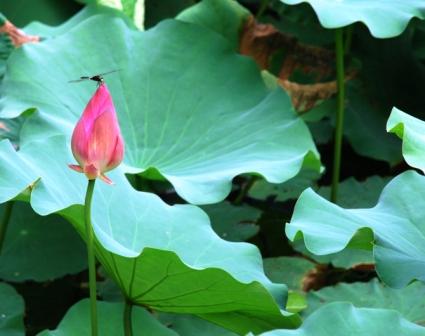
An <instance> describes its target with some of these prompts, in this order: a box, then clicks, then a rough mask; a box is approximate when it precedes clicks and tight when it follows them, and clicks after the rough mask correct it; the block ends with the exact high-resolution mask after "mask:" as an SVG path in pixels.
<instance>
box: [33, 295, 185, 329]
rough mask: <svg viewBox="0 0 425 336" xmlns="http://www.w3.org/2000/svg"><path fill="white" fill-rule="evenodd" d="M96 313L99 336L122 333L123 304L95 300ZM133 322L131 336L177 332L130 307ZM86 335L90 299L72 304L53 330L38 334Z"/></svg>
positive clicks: (88, 323) (88, 327) (141, 309)
mask: <svg viewBox="0 0 425 336" xmlns="http://www.w3.org/2000/svg"><path fill="white" fill-rule="evenodd" d="M97 309H98V316H99V323H98V324H99V335H102V336H123V335H124V326H123V318H122V316H123V311H124V304H122V303H111V302H102V301H99V302H98V303H97ZM132 325H133V331H134V336H144V335H155V336H178V334H177V333H175V332H174V331H172V330H171V329H169V328H167V327H166V326H164V325H162V324H161V323H160V322H159V321H158V320H157V319H156V318H155V317H154V316H153V315H152V314H150V313H149V312H148V311H147V310H145V309H143V308H140V307H133V312H132ZM71 335H78V336H89V335H91V327H90V301H89V300H88V299H84V300H82V301H79V302H77V303H76V304H75V305H73V306H72V307H71V308H70V309H69V310H68V312H67V313H66V314H65V316H64V318H63V319H62V321H61V322H60V323H59V325H58V327H57V328H56V329H55V330H45V331H42V332H40V333H38V334H37V336H71Z"/></svg>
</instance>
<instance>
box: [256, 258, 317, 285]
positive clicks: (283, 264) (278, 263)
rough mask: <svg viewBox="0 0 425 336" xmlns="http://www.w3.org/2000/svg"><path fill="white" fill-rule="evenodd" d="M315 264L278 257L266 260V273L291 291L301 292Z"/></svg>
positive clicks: (305, 260)
mask: <svg viewBox="0 0 425 336" xmlns="http://www.w3.org/2000/svg"><path fill="white" fill-rule="evenodd" d="M314 267H315V264H314V263H312V262H311V261H308V260H307V259H304V258H300V257H277V258H266V259H264V271H265V272H266V275H267V276H268V277H269V279H270V280H272V281H273V282H275V283H284V284H286V285H287V286H288V288H289V289H291V290H297V291H301V290H302V289H303V280H304V279H305V277H306V275H307V273H308V272H310V271H311V270H313V269H314Z"/></svg>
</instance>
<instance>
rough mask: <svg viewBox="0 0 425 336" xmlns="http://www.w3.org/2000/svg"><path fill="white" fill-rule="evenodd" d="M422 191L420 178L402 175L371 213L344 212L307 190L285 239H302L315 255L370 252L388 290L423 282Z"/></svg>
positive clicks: (424, 203) (423, 182)
mask: <svg viewBox="0 0 425 336" xmlns="http://www.w3.org/2000/svg"><path fill="white" fill-rule="evenodd" d="M424 189H425V177H424V176H422V175H419V174H418V173H416V172H414V171H408V172H405V173H403V174H400V175H399V176H398V177H396V178H394V179H393V180H392V181H391V182H390V183H389V184H388V185H387V186H386V187H385V189H384V190H383V192H382V194H381V196H380V199H379V202H378V204H377V205H376V206H375V207H373V208H370V209H343V208H341V207H339V206H338V205H335V204H333V203H331V202H329V201H327V200H325V199H324V198H322V197H320V196H318V195H317V194H315V193H314V192H313V191H312V190H311V189H309V190H306V191H305V192H304V193H303V194H302V195H301V196H300V198H299V200H298V202H297V204H296V206H295V210H294V215H293V217H292V219H291V223H290V224H288V225H287V226H286V234H287V236H288V237H289V239H290V240H292V241H294V240H296V239H299V238H302V236H303V237H304V242H305V245H306V247H307V249H308V250H309V251H311V252H313V253H314V254H317V255H323V254H330V253H335V252H339V251H341V250H343V249H344V248H346V247H347V246H351V247H355V248H362V249H370V248H372V247H373V253H374V258H375V263H376V270H377V272H378V275H379V276H380V277H381V278H382V280H383V281H385V282H386V283H387V284H388V285H390V286H392V287H398V288H400V287H404V286H406V285H407V284H408V283H409V282H410V281H411V280H413V279H419V280H422V281H425V272H424V270H425V267H424V266H425V238H424V234H425V226H424V223H425V210H424V209H425V198H424V193H423V190H424ZM360 196H361V195H359V197H360Z"/></svg>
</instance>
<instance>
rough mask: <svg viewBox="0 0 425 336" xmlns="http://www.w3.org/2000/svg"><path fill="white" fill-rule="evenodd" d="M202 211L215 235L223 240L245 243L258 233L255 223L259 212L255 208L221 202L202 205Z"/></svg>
mask: <svg viewBox="0 0 425 336" xmlns="http://www.w3.org/2000/svg"><path fill="white" fill-rule="evenodd" d="M202 209H203V210H204V211H205V212H206V213H207V215H208V217H209V218H210V220H211V225H212V227H213V229H214V231H215V233H217V234H218V235H219V236H220V237H221V238H223V239H225V240H228V241H234V242H240V241H245V240H248V239H249V238H251V237H253V236H255V235H256V234H257V233H258V230H259V227H258V226H257V225H256V224H255V222H256V221H257V219H258V218H259V217H260V215H261V211H260V210H258V209H256V208H253V207H250V206H247V205H242V206H234V205H232V204H230V203H228V202H222V203H219V204H213V205H204V206H203V207H202Z"/></svg>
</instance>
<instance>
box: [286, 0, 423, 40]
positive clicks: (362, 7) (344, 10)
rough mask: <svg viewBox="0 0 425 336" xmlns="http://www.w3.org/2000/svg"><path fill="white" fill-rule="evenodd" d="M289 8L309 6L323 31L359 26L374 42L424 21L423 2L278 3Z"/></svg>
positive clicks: (328, 0) (325, 0) (331, 0)
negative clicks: (362, 27)
mask: <svg viewBox="0 0 425 336" xmlns="http://www.w3.org/2000/svg"><path fill="white" fill-rule="evenodd" d="M281 1H282V2H283V3H286V4H288V5H297V4H300V3H303V2H305V3H308V4H310V5H311V6H312V7H313V9H314V11H315V12H316V14H317V16H318V18H319V21H320V24H321V25H322V26H323V27H325V28H340V27H345V26H348V25H350V24H352V23H354V22H362V23H364V24H365V25H366V26H367V27H368V28H369V31H370V33H371V34H372V35H373V36H374V37H377V38H389V37H395V36H398V35H400V34H401V33H402V32H403V31H404V30H405V29H406V26H407V24H408V23H409V21H410V20H411V19H412V18H414V17H416V18H419V19H424V18H425V3H424V2H423V1H422V0H392V1H387V0H337V1H336V0H281Z"/></svg>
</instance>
